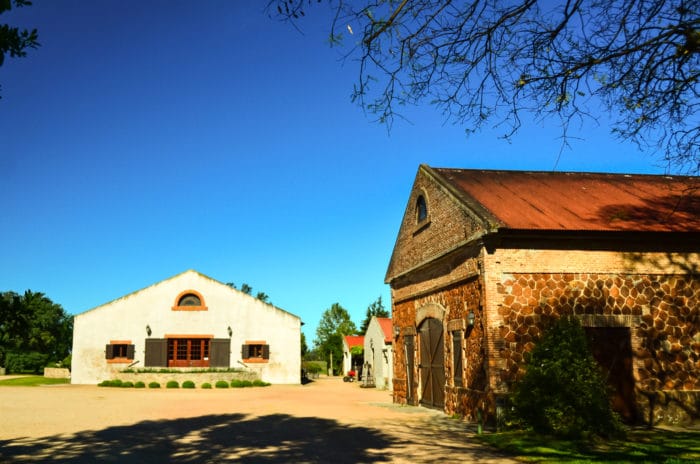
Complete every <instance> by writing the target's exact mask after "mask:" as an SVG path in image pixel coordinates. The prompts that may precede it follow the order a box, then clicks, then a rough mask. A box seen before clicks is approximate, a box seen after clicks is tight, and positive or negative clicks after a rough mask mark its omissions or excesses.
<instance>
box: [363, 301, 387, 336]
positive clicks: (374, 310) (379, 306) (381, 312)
mask: <svg viewBox="0 0 700 464" xmlns="http://www.w3.org/2000/svg"><path fill="white" fill-rule="evenodd" d="M374 316H376V317H389V311H387V309H386V308H385V307H384V304H383V303H382V296H381V295H379V298H377V300H376V301H374V302H373V303H371V304H370V305H369V306H368V307H367V311H366V312H365V319H364V320H363V321H362V324H360V332H359V333H360V334H364V333H365V332H367V327H369V323H370V321H371V320H372V318H373V317H374Z"/></svg>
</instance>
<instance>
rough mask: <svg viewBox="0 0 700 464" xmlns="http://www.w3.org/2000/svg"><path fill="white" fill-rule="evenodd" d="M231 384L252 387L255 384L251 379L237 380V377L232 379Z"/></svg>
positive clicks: (236, 386) (237, 386)
mask: <svg viewBox="0 0 700 464" xmlns="http://www.w3.org/2000/svg"><path fill="white" fill-rule="evenodd" d="M231 386H232V387H233V388H246V387H252V386H253V382H251V381H250V380H237V379H233V380H232V381H231Z"/></svg>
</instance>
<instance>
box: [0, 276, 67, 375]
mask: <svg viewBox="0 0 700 464" xmlns="http://www.w3.org/2000/svg"><path fill="white" fill-rule="evenodd" d="M72 344H73V316H70V315H68V314H67V313H66V312H65V311H64V309H63V308H62V307H61V306H60V305H58V304H56V303H54V302H53V301H51V300H50V299H49V298H47V297H46V296H45V295H44V294H43V293H34V292H32V291H30V290H27V291H26V292H25V293H24V294H23V295H18V294H17V293H14V292H4V293H2V294H0V366H5V367H7V369H8V370H9V371H11V372H19V371H34V372H38V371H40V370H41V369H42V368H43V367H45V366H46V364H47V363H61V362H62V361H63V360H64V359H65V358H66V357H68V355H69V354H70V352H71V349H72Z"/></svg>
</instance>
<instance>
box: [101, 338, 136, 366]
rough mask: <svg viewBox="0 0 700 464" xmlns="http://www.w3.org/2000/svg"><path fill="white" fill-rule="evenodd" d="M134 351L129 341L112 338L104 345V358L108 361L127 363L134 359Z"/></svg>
mask: <svg viewBox="0 0 700 464" xmlns="http://www.w3.org/2000/svg"><path fill="white" fill-rule="evenodd" d="M135 351H136V350H135V347H134V345H132V344H131V341H125V340H112V341H110V343H109V344H107V345H105V359H106V360H107V362H110V363H128V362H131V361H133V360H134V353H135Z"/></svg>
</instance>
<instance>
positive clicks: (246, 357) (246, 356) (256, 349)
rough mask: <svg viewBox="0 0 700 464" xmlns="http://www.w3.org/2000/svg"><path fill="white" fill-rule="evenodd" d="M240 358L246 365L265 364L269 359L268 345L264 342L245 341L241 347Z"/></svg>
mask: <svg viewBox="0 0 700 464" xmlns="http://www.w3.org/2000/svg"><path fill="white" fill-rule="evenodd" d="M241 358H242V359H243V362H248V363H256V362H258V363H264V362H267V361H268V360H269V359H270V345H268V344H266V343H265V342H264V341H253V342H251V341H247V342H246V343H245V345H243V346H241Z"/></svg>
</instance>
